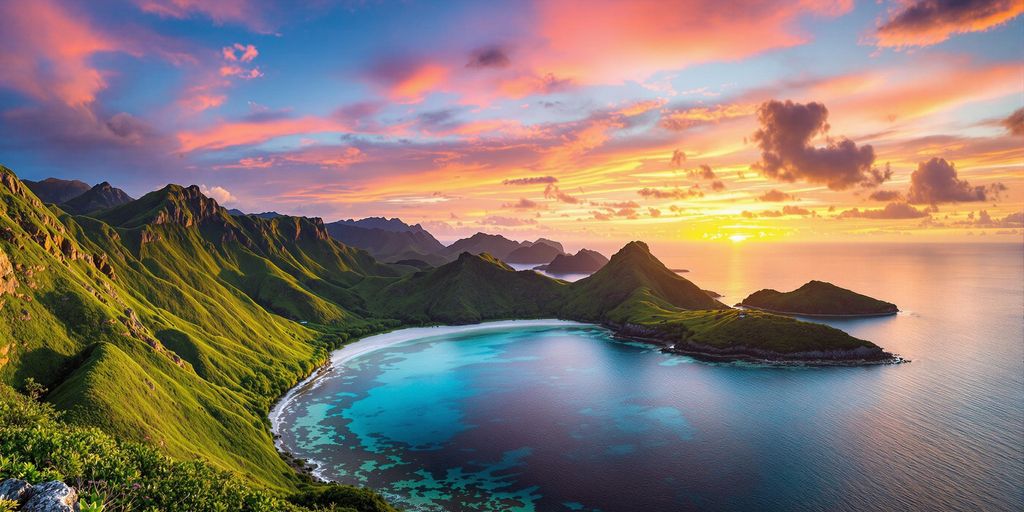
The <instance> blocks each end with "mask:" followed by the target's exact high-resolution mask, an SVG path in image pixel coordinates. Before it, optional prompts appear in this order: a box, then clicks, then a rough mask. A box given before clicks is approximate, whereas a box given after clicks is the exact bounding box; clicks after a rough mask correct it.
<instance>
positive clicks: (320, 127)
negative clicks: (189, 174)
mask: <svg viewBox="0 0 1024 512" xmlns="http://www.w3.org/2000/svg"><path fill="white" fill-rule="evenodd" d="M348 130H349V127H348V126H347V125H345V124H343V123H341V122H339V121H336V120H333V119H328V118H321V117H313V116H307V117H299V118H283V119H271V120H268V121H236V122H221V123H217V124H215V125H213V126H210V127H209V128H206V129H201V130H195V131H183V132H180V133H178V134H177V139H178V145H179V148H178V149H179V151H181V152H182V153H189V152H192V151H195V150H199V149H204V150H215V149H224V148H229V147H233V146H242V145H247V144H262V143H264V142H267V141H269V140H272V139H276V138H278V137H285V136H289V135H304V134H311V133H323V132H347V131H348Z"/></svg>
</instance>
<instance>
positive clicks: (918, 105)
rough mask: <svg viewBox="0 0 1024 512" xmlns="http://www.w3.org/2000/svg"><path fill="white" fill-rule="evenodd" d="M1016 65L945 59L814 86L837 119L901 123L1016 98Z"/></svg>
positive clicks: (818, 96)
mask: <svg viewBox="0 0 1024 512" xmlns="http://www.w3.org/2000/svg"><path fill="white" fill-rule="evenodd" d="M1020 73H1021V71H1020V65H1019V64H1018V63H995V64H988V65H971V64H970V63H968V62H964V61H963V60H962V59H956V58H949V56H945V57H944V58H942V59H941V60H939V59H935V60H932V61H926V60H922V61H921V62H919V64H918V65H916V66H914V67H913V68H907V67H901V68H889V69H881V70H873V71H868V72H864V73H859V74H855V75H845V76H842V77H837V78H834V79H830V80H826V81H824V82H821V83H819V84H817V85H815V86H813V87H812V88H811V89H810V91H809V93H810V95H811V96H812V97H815V98H817V99H821V100H824V101H826V103H827V104H828V105H829V107H830V109H833V110H835V111H836V112H837V114H838V115H837V116H835V117H836V119H837V120H838V119H842V118H845V119H849V118H856V119H863V120H868V121H875V122H878V121H883V122H886V123H891V122H893V121H897V120H898V121H904V120H909V119H914V118H918V117H921V116H924V115H927V114H932V113H935V112H938V111H942V110H946V109H949V108H954V107H957V106H960V105H963V104H967V103H971V102H976V101H984V100H990V99H994V98H1000V97H1003V96H1008V95H1011V94H1019V93H1020V90H1021V89H1020V87H1021V85H1020V83H1021V82H1020V81H1021V75H1020Z"/></svg>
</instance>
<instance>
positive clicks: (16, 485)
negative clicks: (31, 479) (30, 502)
mask: <svg viewBox="0 0 1024 512" xmlns="http://www.w3.org/2000/svg"><path fill="white" fill-rule="evenodd" d="M31 490H32V484H30V483H28V482H26V481H24V480H18V479H17V478H8V479H7V480H4V481H2V482H0V498H2V499H5V500H13V501H17V502H19V503H20V502H22V501H23V500H25V499H26V498H28V495H29V493H30V492H31Z"/></svg>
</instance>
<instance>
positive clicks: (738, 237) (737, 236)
mask: <svg viewBox="0 0 1024 512" xmlns="http://www.w3.org/2000/svg"><path fill="white" fill-rule="evenodd" d="M748 238H750V235H740V234H735V235H729V241H730V242H732V243H734V244H738V243H740V242H742V241H744V240H746V239H748Z"/></svg>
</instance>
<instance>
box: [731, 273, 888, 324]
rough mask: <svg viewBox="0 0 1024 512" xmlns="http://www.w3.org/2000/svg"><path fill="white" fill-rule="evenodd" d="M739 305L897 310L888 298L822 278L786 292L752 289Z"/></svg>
mask: <svg viewBox="0 0 1024 512" xmlns="http://www.w3.org/2000/svg"><path fill="white" fill-rule="evenodd" d="M740 305H742V306H747V307H752V308H758V309H763V310H766V311H772V312H776V313H786V314H797V315H822V316H830V315H835V316H876V315H895V314H896V313H897V312H898V311H899V309H897V307H896V305H895V304H893V303H891V302H885V301H882V300H878V299H874V298H871V297H868V296H867V295H861V294H859V293H856V292H853V291H850V290H847V289H845V288H840V287H838V286H836V285H834V284H831V283H825V282H822V281H810V282H808V283H807V284H805V285H803V286H801V287H800V288H797V289H796V290H793V291H791V292H786V293H782V292H778V291H775V290H761V291H758V292H754V293H752V294H751V295H750V296H749V297H747V298H746V299H743V302H741V303H740Z"/></svg>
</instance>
